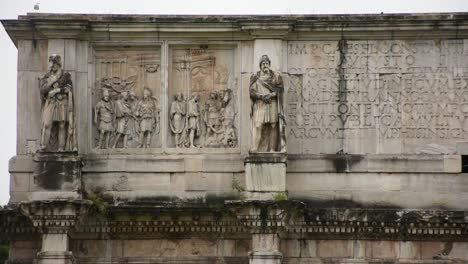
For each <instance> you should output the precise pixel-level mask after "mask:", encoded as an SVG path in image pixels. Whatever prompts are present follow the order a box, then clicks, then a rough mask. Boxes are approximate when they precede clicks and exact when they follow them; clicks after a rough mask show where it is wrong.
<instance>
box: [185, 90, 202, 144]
mask: <svg viewBox="0 0 468 264" xmlns="http://www.w3.org/2000/svg"><path fill="white" fill-rule="evenodd" d="M199 100H200V97H199V96H198V95H197V94H196V93H194V94H192V96H191V97H190V100H189V101H188V103H187V118H188V120H187V122H188V124H187V133H188V134H189V140H190V147H191V148H195V147H196V146H195V143H194V141H195V136H200V106H199V104H198V101H199Z"/></svg>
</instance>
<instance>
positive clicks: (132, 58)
mask: <svg viewBox="0 0 468 264" xmlns="http://www.w3.org/2000/svg"><path fill="white" fill-rule="evenodd" d="M160 57H161V53H160V51H159V50H158V49H155V48H152V49H149V48H141V47H134V48H132V49H126V48H121V49H109V48H107V49H104V48H103V49H102V50H100V49H97V50H96V51H95V76H96V82H95V90H94V92H93V93H94V96H93V116H92V119H93V120H92V121H93V122H92V123H93V126H94V129H93V148H94V149H96V150H100V149H113V148H114V149H131V148H135V149H136V148H160V147H162V142H161V141H162V133H161V129H165V131H167V135H168V138H167V146H168V147H170V148H172V147H175V148H234V147H237V146H238V131H237V123H238V120H237V119H236V115H237V110H236V108H237V106H236V102H237V94H238V92H237V82H236V77H235V50H234V48H232V47H224V46H223V47H218V46H216V47H213V48H207V47H206V46H203V47H200V48H199V47H197V48H193V47H186V46H183V47H175V48H173V49H171V51H170V59H169V67H168V72H167V74H168V77H169V89H168V92H167V93H164V92H163V89H162V88H161V87H162V85H161V84H162V83H163V82H162V81H161V79H162V77H161V69H160V68H161V60H160ZM166 96H167V98H168V100H164V101H166V102H167V104H166V106H164V105H162V104H161V103H160V102H162V99H163V98H164V97H166ZM163 111H164V112H165V113H167V115H168V118H167V119H166V120H167V123H165V124H162V123H161V113H162V112H163Z"/></svg>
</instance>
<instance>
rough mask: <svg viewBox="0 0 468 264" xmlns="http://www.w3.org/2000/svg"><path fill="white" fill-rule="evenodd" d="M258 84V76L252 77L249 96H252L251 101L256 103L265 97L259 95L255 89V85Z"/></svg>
mask: <svg viewBox="0 0 468 264" xmlns="http://www.w3.org/2000/svg"><path fill="white" fill-rule="evenodd" d="M256 82H257V76H256V75H252V76H251V77H250V87H249V94H250V99H252V100H254V101H256V100H263V95H261V94H259V93H258V92H257V90H256V89H255V83H256Z"/></svg>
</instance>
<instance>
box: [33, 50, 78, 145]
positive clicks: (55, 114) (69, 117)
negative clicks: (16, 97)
mask: <svg viewBox="0 0 468 264" xmlns="http://www.w3.org/2000/svg"><path fill="white" fill-rule="evenodd" d="M49 66H50V67H49V72H48V73H46V74H45V75H44V77H42V78H41V79H40V82H39V83H40V94H41V99H42V107H41V114H42V117H41V142H40V148H39V150H40V151H46V150H48V151H53V150H57V151H59V152H62V151H76V148H77V147H76V140H75V127H74V110H73V109H74V107H73V84H72V80H71V76H70V73H69V72H65V71H63V70H62V61H61V57H60V55H55V54H54V55H51V56H50V57H49ZM57 141H58V142H57Z"/></svg>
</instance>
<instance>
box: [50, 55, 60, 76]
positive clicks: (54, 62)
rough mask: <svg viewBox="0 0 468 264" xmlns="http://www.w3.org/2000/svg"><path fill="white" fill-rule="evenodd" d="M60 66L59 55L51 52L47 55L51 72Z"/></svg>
mask: <svg viewBox="0 0 468 264" xmlns="http://www.w3.org/2000/svg"><path fill="white" fill-rule="evenodd" d="M60 68H62V58H61V57H60V55H57V54H52V55H50V56H49V69H50V71H51V72H54V73H55V72H57V71H58V70H60Z"/></svg>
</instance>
